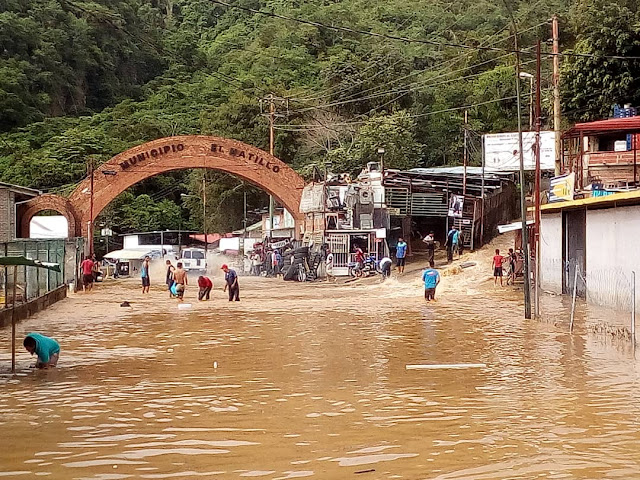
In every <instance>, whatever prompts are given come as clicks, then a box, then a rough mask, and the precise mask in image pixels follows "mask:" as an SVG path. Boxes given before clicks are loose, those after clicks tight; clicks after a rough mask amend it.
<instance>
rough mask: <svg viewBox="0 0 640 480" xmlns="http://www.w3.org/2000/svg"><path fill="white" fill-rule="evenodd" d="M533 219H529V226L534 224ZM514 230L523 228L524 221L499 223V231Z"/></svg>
mask: <svg viewBox="0 0 640 480" xmlns="http://www.w3.org/2000/svg"><path fill="white" fill-rule="evenodd" d="M534 223H535V222H534V221H533V220H527V226H529V225H533V224H534ZM514 230H522V222H513V223H508V224H506V225H498V233H507V232H513V231H514Z"/></svg>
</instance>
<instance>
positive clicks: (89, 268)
mask: <svg viewBox="0 0 640 480" xmlns="http://www.w3.org/2000/svg"><path fill="white" fill-rule="evenodd" d="M80 269H81V270H82V291H83V292H86V291H87V290H91V287H93V260H91V258H89V257H85V259H84V260H83V261H82V263H81V264H80Z"/></svg>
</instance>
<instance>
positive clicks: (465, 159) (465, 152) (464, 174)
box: [462, 110, 469, 197]
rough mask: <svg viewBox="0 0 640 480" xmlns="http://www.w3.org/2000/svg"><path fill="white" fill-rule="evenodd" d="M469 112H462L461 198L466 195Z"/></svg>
mask: <svg viewBox="0 0 640 480" xmlns="http://www.w3.org/2000/svg"><path fill="white" fill-rule="evenodd" d="M468 124H469V112H468V111H467V110H465V111H464V155H463V160H462V162H463V165H464V171H463V173H462V196H463V197H464V196H465V195H466V194H467V165H468V164H469V149H468V146H467V142H468V138H469V126H468Z"/></svg>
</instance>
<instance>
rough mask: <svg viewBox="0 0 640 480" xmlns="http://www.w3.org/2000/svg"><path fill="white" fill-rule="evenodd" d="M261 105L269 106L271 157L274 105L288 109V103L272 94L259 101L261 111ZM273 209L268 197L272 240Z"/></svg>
mask: <svg viewBox="0 0 640 480" xmlns="http://www.w3.org/2000/svg"><path fill="white" fill-rule="evenodd" d="M263 104H268V105H269V111H268V113H267V116H268V118H269V154H270V155H271V156H273V152H274V147H275V122H276V116H277V113H276V104H278V105H280V106H283V107H286V108H287V109H288V108H289V102H288V100H287V99H286V98H281V97H276V96H275V95H273V94H272V93H270V94H269V95H267V96H266V97H265V98H263V99H262V100H260V107H261V109H262V110H264V109H263V108H262V105H263ZM274 209H275V201H274V199H273V195H269V238H273V212H274Z"/></svg>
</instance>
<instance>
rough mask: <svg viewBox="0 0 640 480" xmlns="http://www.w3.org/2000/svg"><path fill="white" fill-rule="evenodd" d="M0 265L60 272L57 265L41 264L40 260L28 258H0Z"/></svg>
mask: <svg viewBox="0 0 640 480" xmlns="http://www.w3.org/2000/svg"><path fill="white" fill-rule="evenodd" d="M0 265H1V266H3V267H6V266H15V265H18V266H22V265H24V266H26V267H38V268H46V269H47V270H53V271H54V272H60V265H59V264H57V263H49V262H41V261H40V260H31V259H30V258H27V257H23V256H19V257H0Z"/></svg>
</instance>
